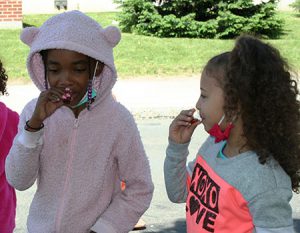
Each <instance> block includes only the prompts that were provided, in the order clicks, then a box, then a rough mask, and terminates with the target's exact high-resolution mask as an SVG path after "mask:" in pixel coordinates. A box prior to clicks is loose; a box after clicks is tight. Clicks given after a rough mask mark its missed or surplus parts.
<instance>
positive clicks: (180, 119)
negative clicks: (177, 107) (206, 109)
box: [175, 108, 201, 126]
mask: <svg viewBox="0 0 300 233" xmlns="http://www.w3.org/2000/svg"><path fill="white" fill-rule="evenodd" d="M195 111H196V110H195V109H193V108H192V109H188V110H182V111H181V112H180V114H179V115H178V116H177V117H176V118H175V121H176V125H178V126H191V125H194V126H197V125H199V124H200V123H201V121H200V120H198V119H196V118H194V117H193V114H194V113H195Z"/></svg>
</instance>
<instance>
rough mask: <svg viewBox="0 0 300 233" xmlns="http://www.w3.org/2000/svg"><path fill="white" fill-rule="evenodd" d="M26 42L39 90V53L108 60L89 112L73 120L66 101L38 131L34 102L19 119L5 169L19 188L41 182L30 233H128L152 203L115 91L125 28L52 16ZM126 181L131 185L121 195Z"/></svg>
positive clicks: (26, 33)
mask: <svg viewBox="0 0 300 233" xmlns="http://www.w3.org/2000/svg"><path fill="white" fill-rule="evenodd" d="M21 40H22V41H23V42H24V43H26V44H27V45H29V46H30V53H29V56H28V60H27V67H28V71H29V74H30V77H31V79H32V81H33V82H34V83H35V84H36V86H37V87H38V88H39V89H40V90H41V91H43V90H44V89H45V85H44V65H43V62H42V59H41V56H40V54H39V52H40V51H41V50H47V49H67V50H72V51H76V52H79V53H82V54H85V55H87V56H90V57H92V58H94V59H96V60H99V61H102V62H103V63H104V64H105V67H104V69H103V71H102V73H101V74H100V76H99V77H96V78H95V80H94V84H93V87H94V88H95V89H96V90H97V97H96V99H95V101H94V102H93V104H92V105H91V111H88V110H87V109H84V110H83V111H82V112H81V113H80V114H79V116H78V118H75V116H74V114H73V112H72V111H71V110H70V109H69V108H68V107H65V106H63V107H61V108H59V109H57V110H56V111H55V112H54V113H53V114H52V115H51V116H50V117H49V118H47V119H46V120H45V121H44V125H45V127H44V129H42V130H40V131H38V132H34V133H32V132H28V131H26V130H24V125H25V122H26V120H28V119H30V117H31V115H32V113H33V111H34V108H35V105H36V100H32V101H31V102H30V103H28V104H27V106H25V108H24V110H23V112H22V114H21V116H20V124H19V133H18V135H17V137H16V139H15V141H14V143H13V147H12V149H11V151H10V153H9V156H8V158H7V163H6V173H7V178H8V181H9V182H10V183H11V184H12V185H13V186H14V187H15V188H17V189H19V190H25V189H28V188H29V187H31V186H32V185H33V184H34V182H35V181H36V183H37V191H36V194H35V196H34V198H33V201H32V203H31V206H30V210H29V216H28V220H27V230H28V232H29V233H41V232H43V233H50V232H51V233H52V232H57V233H59V232H64V233H68V232H69V233H85V232H89V231H90V230H93V231H95V232H101V233H125V232H129V231H130V230H131V229H132V228H133V227H134V225H135V223H136V222H137V221H138V219H139V217H140V216H141V215H142V214H143V213H144V212H145V211H146V210H147V208H148V207H149V205H150V201H151V198H152V194H153V184H152V180H151V174H150V167H149V162H148V159H147V157H146V155H145V151H144V148H143V145H142V142H141V139H140V135H139V132H138V129H137V126H136V123H135V121H134V119H133V117H132V115H131V114H130V113H129V112H128V110H127V109H125V107H124V106H122V105H121V104H120V103H118V102H116V101H115V100H114V98H113V96H112V93H111V89H112V87H113V85H114V83H115V81H116V77H117V74H116V70H115V66H114V59H113V51H112V49H113V47H114V46H115V45H117V44H118V42H119V41H120V31H119V30H118V29H117V28H116V27H112V26H110V27H107V28H105V29H103V28H102V27H101V26H100V25H99V24H98V23H97V22H96V21H94V20H93V19H91V18H89V17H88V16H86V15H85V14H83V13H81V12H79V11H71V12H66V13H62V14H59V15H56V16H54V17H52V18H50V19H49V20H47V21H46V22H45V23H44V24H43V25H42V26H41V27H40V28H34V27H31V28H25V29H24V30H23V32H22V35H21ZM121 180H124V181H125V182H126V189H125V191H124V192H122V191H121V189H120V181H121Z"/></svg>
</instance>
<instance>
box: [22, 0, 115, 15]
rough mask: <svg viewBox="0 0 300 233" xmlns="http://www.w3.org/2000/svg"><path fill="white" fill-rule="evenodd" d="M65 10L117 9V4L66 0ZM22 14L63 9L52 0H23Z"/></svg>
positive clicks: (56, 11)
mask: <svg viewBox="0 0 300 233" xmlns="http://www.w3.org/2000/svg"><path fill="white" fill-rule="evenodd" d="M67 3H68V4H67V10H80V11H83V12H105V11H117V10H118V9H117V7H118V5H117V4H114V3H113V0H67ZM22 7H23V14H25V15H26V14H52V13H58V12H62V11H64V10H63V9H61V10H58V9H57V8H56V7H55V5H54V0H23V3H22Z"/></svg>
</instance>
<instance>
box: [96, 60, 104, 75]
mask: <svg viewBox="0 0 300 233" xmlns="http://www.w3.org/2000/svg"><path fill="white" fill-rule="evenodd" d="M103 68H104V63H102V62H98V66H97V70H96V75H95V76H96V77H98V76H99V75H100V74H101V73H102V71H103Z"/></svg>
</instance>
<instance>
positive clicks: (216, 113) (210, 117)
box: [196, 72, 224, 131]
mask: <svg viewBox="0 0 300 233" xmlns="http://www.w3.org/2000/svg"><path fill="white" fill-rule="evenodd" d="M200 91H201V95H200V97H199V99H198V102H197V104H196V107H197V109H198V110H199V111H200V116H201V118H202V123H203V125H204V129H205V130H206V131H209V130H210V129H211V128H212V126H213V125H214V124H216V123H218V122H219V121H220V120H221V118H222V116H223V114H224V111H223V106H224V97H223V90H222V89H221V87H220V84H219V82H218V81H217V80H216V79H215V78H213V77H210V76H208V75H207V74H206V72H203V73H202V76H201V82H200ZM222 125H224V124H221V129H222V130H224V129H223V127H222Z"/></svg>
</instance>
